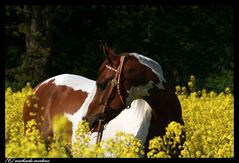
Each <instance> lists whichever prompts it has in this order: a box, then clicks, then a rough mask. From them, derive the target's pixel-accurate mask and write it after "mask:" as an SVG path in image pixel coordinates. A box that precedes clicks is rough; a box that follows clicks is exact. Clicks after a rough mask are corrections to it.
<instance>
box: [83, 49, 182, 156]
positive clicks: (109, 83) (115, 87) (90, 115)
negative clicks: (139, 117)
mask: <svg viewBox="0 0 239 163" xmlns="http://www.w3.org/2000/svg"><path fill="white" fill-rule="evenodd" d="M103 50H104V53H105V60H104V61H103V63H102V64H101V66H100V68H99V70H98V73H99V74H98V78H97V80H96V86H97V89H96V92H95V94H94V97H93V100H92V101H91V103H90V105H89V108H88V110H87V113H86V115H85V116H84V117H83V119H85V120H87V121H88V122H89V124H90V128H94V124H95V123H96V122H97V121H102V123H107V122H109V121H110V120H112V119H114V118H115V117H116V116H118V115H119V114H120V113H121V112H122V111H124V110H125V108H129V107H130V106H131V105H132V102H133V101H134V100H136V99H143V100H145V101H146V102H147V104H148V105H149V106H150V108H151V116H150V125H146V126H148V128H145V132H147V134H145V135H147V137H146V142H145V144H144V145H145V148H146V152H147V151H148V147H149V140H151V139H153V138H154V137H156V136H163V135H165V132H166V131H165V128H166V127H167V125H168V124H169V123H170V122H172V121H176V122H178V123H180V124H181V125H184V121H183V118H182V109H181V105H180V101H179V99H178V98H177V96H176V94H175V93H174V91H173V90H172V89H171V87H170V86H169V84H168V82H167V81H166V79H165V78H164V76H163V71H162V68H161V66H160V65H159V63H157V62H156V61H154V60H153V59H151V58H148V57H146V56H143V55H141V54H138V53H126V52H125V53H122V54H119V55H118V54H116V53H115V52H114V50H113V49H112V48H111V47H109V46H108V45H107V44H105V45H103ZM136 109H138V110H139V109H141V108H140V107H139V108H136ZM125 120H126V121H127V122H126V123H128V124H129V125H131V124H132V123H134V122H133V121H131V120H130V119H125ZM121 123H122V122H121ZM119 125H120V124H119ZM102 126H103V125H102ZM178 155H179V152H178V153H176V154H172V155H171V156H172V157H177V156H178Z"/></svg>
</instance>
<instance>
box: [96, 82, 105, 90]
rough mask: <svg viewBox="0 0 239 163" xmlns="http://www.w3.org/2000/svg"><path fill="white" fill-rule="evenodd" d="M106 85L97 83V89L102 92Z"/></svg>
mask: <svg viewBox="0 0 239 163" xmlns="http://www.w3.org/2000/svg"><path fill="white" fill-rule="evenodd" d="M105 86H106V84H105V83H97V87H98V88H99V89H101V90H104V89H105Z"/></svg>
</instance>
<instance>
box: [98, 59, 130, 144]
mask: <svg viewBox="0 0 239 163" xmlns="http://www.w3.org/2000/svg"><path fill="white" fill-rule="evenodd" d="M124 62H125V56H121V57H120V64H119V66H118V68H117V69H115V68H113V67H111V66H109V65H106V66H105V67H106V68H108V69H109V70H112V71H114V72H115V75H114V79H112V80H111V83H110V85H109V88H107V89H109V93H108V94H105V96H104V97H103V100H102V101H101V105H103V107H102V110H101V112H100V116H99V118H98V121H99V123H98V127H97V129H96V131H97V139H96V143H97V144H98V143H99V142H100V141H101V138H102V134H103V122H104V120H105V113H104V112H105V109H106V107H107V106H108V105H109V100H110V97H111V96H112V93H113V90H114V88H115V87H116V89H117V93H118V95H119V97H120V100H121V102H122V104H123V105H124V106H125V108H127V106H126V104H125V102H124V100H123V97H122V95H121V93H120V77H121V74H122V69H123V65H124Z"/></svg>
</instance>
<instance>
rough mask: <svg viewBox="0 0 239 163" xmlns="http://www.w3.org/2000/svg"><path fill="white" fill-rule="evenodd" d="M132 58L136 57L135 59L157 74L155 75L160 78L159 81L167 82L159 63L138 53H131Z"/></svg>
mask: <svg viewBox="0 0 239 163" xmlns="http://www.w3.org/2000/svg"><path fill="white" fill-rule="evenodd" d="M129 55H130V56H134V57H135V58H137V59H138V61H139V62H140V63H141V64H143V65H145V66H147V67H149V68H150V69H151V70H152V71H153V73H155V75H156V76H157V77H158V79H159V81H160V82H161V83H162V82H163V81H164V82H166V80H165V79H164V77H163V71H162V68H161V66H160V65H159V63H157V62H156V61H154V60H152V59H151V58H148V57H146V56H143V55H140V54H138V53H129Z"/></svg>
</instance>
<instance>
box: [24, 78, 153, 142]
mask: <svg viewBox="0 0 239 163" xmlns="http://www.w3.org/2000/svg"><path fill="white" fill-rule="evenodd" d="M95 83H96V82H95V81H93V80H90V79H87V78H85V77H82V76H78V75H72V74H62V75H58V76H55V77H52V78H50V79H47V80H45V81H44V82H42V83H40V84H38V85H37V86H36V87H35V88H34V91H35V93H36V96H37V97H38V98H32V97H31V96H30V97H29V100H30V105H28V104H27V103H25V105H24V108H23V119H24V124H25V128H26V124H27V122H28V121H29V120H31V119H35V120H37V124H38V126H37V127H38V129H39V130H40V131H41V133H42V135H43V138H44V140H45V141H46V142H47V141H48V137H49V136H50V137H52V136H53V134H54V133H53V129H52V127H53V126H52V123H53V122H52V121H53V118H54V117H55V116H57V115H64V116H65V117H66V118H67V119H68V120H69V125H67V126H66V128H67V129H68V131H69V136H70V137H71V138H72V141H73V142H75V131H76V129H77V125H78V123H79V121H81V120H82V118H83V117H84V116H86V113H87V111H88V107H89V105H90V103H91V101H92V99H93V97H94V95H95V92H96V84H95ZM34 106H38V108H35V107H34ZM138 108H140V109H138ZM30 112H32V113H35V114H30ZM31 115H35V116H31ZM150 118H151V108H150V106H149V105H148V104H147V103H146V102H145V101H144V100H140V99H139V100H134V101H133V103H132V104H131V107H130V109H125V110H124V111H122V112H121V113H120V114H119V115H118V116H117V117H115V118H114V119H112V120H111V121H110V122H109V123H107V125H106V126H105V127H104V134H103V135H102V140H107V139H109V138H113V137H114V136H115V134H116V133H117V132H118V131H123V132H125V133H130V134H133V135H134V136H136V137H137V138H139V139H140V140H141V141H142V142H143V143H144V142H145V141H146V136H147V132H145V130H147V129H148V127H149V124H150ZM97 135H98V134H97V132H92V134H91V140H90V144H94V143H95V142H96V139H97Z"/></svg>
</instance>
